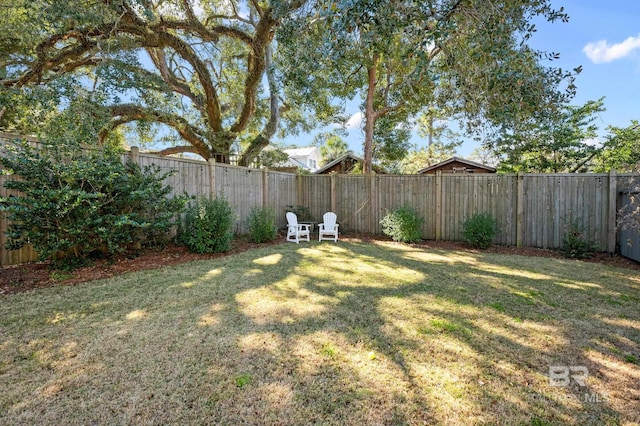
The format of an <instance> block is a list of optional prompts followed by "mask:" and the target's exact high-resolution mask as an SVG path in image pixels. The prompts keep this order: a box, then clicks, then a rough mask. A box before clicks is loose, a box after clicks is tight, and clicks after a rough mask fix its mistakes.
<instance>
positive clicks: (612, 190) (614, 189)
mask: <svg viewBox="0 0 640 426" xmlns="http://www.w3.org/2000/svg"><path fill="white" fill-rule="evenodd" d="M617 202H618V176H617V174H616V171H615V169H611V170H609V206H608V207H609V210H608V214H607V222H608V228H609V229H608V233H607V251H608V252H609V253H613V252H615V251H616V232H617V229H616V216H617V215H618V206H617Z"/></svg>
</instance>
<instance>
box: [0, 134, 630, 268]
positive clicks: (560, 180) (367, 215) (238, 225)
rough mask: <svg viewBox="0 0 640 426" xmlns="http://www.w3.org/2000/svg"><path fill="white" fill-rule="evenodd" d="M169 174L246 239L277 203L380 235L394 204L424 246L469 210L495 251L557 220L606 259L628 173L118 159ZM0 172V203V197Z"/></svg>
mask: <svg viewBox="0 0 640 426" xmlns="http://www.w3.org/2000/svg"><path fill="white" fill-rule="evenodd" d="M1 136H2V135H1V134H0V139H1ZM128 158H130V159H131V160H132V161H134V162H136V163H138V164H140V165H141V166H147V165H151V164H155V165H157V166H158V167H160V169H162V170H163V171H169V170H175V171H176V172H177V173H176V174H174V175H173V176H170V177H168V178H167V180H166V183H167V184H168V185H170V186H171V187H172V188H173V189H172V195H182V194H185V193H186V194H189V195H194V196H202V197H215V196H220V197H224V198H226V199H227V200H228V201H229V203H230V204H231V206H232V207H233V209H234V210H235V212H236V214H237V216H236V221H235V225H234V230H235V232H236V233H238V234H244V233H247V232H248V222H247V219H248V216H249V212H250V211H251V209H252V208H253V207H256V206H270V207H272V208H274V209H275V211H276V218H277V225H278V227H280V228H283V227H285V226H286V219H285V212H286V206H289V205H300V206H305V207H307V208H309V211H310V213H311V219H312V220H314V221H321V218H322V215H323V214H324V213H325V212H327V211H333V212H335V213H336V214H337V215H338V222H339V223H340V230H341V231H342V232H361V233H372V234H381V233H382V228H381V226H380V220H381V219H382V218H383V217H384V215H385V213H386V211H387V210H391V209H394V208H397V207H401V206H404V205H409V206H411V207H413V208H415V209H416V210H417V211H418V213H419V215H420V216H421V217H422V218H423V219H424V224H423V227H422V236H423V238H424V239H431V240H433V239H435V240H453V241H455V240H462V232H463V224H464V222H465V220H467V219H468V218H469V217H471V216H472V215H473V214H474V213H479V212H488V213H490V214H491V215H493V216H494V217H495V218H496V219H497V222H498V234H497V236H496V238H495V240H494V242H495V243H496V244H500V245H511V246H524V247H543V248H559V247H560V246H561V244H562V238H563V235H564V232H565V230H566V229H567V228H566V225H567V223H569V222H570V221H573V220H575V219H579V220H581V221H582V223H583V224H584V226H585V228H586V229H587V231H588V238H590V239H591V240H593V241H594V242H595V243H596V244H597V245H598V246H599V248H600V249H601V250H605V251H608V252H614V251H615V249H616V244H617V243H618V241H617V230H616V223H615V222H616V213H617V200H618V198H619V194H620V193H621V192H623V191H625V190H626V189H627V188H628V187H629V185H630V183H629V182H630V181H631V180H632V179H638V177H639V176H637V175H626V174H625V175H616V173H615V172H611V173H609V174H522V175H494V174H486V175H485V174H483V175H480V174H477V175H476V174H436V175H295V174H291V173H283V172H274V171H268V170H264V169H263V170H260V169H250V168H244V167H236V166H229V165H224V164H217V163H215V162H205V161H198V160H189V159H182V158H174V157H161V156H158V155H153V154H147V153H141V152H140V151H139V150H138V149H137V148H135V147H134V148H132V149H131V151H130V152H127V153H124V154H123V160H126V159H128ZM6 178H7V177H5V176H1V175H0V196H4V195H8V194H7V190H6V189H5V188H4V185H3V183H4V179H6ZM7 226H8V224H7V221H6V218H4V217H1V216H0V265H10V264H16V263H23V262H28V261H33V260H36V258H37V257H36V253H35V252H34V251H33V250H32V249H30V248H24V249H22V250H16V251H7V250H5V249H4V247H5V241H6V236H5V231H6V229H7Z"/></svg>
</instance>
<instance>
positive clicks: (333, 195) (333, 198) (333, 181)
mask: <svg viewBox="0 0 640 426" xmlns="http://www.w3.org/2000/svg"><path fill="white" fill-rule="evenodd" d="M336 204H337V203H336V174H335V173H332V174H331V211H332V212H336Z"/></svg>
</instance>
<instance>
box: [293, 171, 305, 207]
mask: <svg viewBox="0 0 640 426" xmlns="http://www.w3.org/2000/svg"><path fill="white" fill-rule="evenodd" d="M293 204H294V205H296V206H301V205H303V204H302V175H301V174H300V173H297V174H296V202H295V203H293Z"/></svg>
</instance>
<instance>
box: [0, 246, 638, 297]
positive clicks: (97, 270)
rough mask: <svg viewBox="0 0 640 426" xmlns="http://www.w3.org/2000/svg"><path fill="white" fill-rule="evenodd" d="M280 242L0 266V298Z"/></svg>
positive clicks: (615, 259) (606, 257)
mask: <svg viewBox="0 0 640 426" xmlns="http://www.w3.org/2000/svg"><path fill="white" fill-rule="evenodd" d="M283 239H284V236H280V237H279V238H278V240H276V241H274V242H272V243H268V244H256V243H251V242H249V241H247V240H246V239H242V238H240V239H235V240H234V241H233V243H232V248H231V251H229V252H227V253H216V254H197V253H191V252H189V251H188V250H187V249H186V247H184V246H178V245H172V246H169V247H167V248H165V249H163V250H161V251H158V250H151V249H147V250H144V251H143V252H142V253H140V254H139V255H138V256H136V257H133V258H128V257H121V258H117V259H110V260H107V259H100V260H95V261H94V262H93V264H92V265H91V266H86V267H82V268H79V269H76V270H74V271H73V272H56V273H53V274H52V270H51V268H50V265H49V264H48V263H47V262H37V263H29V264H23V265H15V266H8V267H2V268H1V269H0V295H3V294H12V293H19V292H24V291H29V290H33V289H37V288H44V287H52V286H59V285H71V284H77V283H81V282H86V281H92V280H97V279H102V278H109V277H114V276H118V275H121V274H124V273H127V272H132V271H140V270H148V269H155V268H159V267H161V266H167V265H176V264H180V263H186V262H191V261H194V260H205V259H215V258H218V257H223V256H228V255H230V254H234V253H240V252H243V251H246V250H250V249H252V248H256V247H264V246H265V245H276V244H280V243H281V242H282V241H283ZM340 239H341V240H343V241H364V242H370V241H388V239H386V238H384V237H380V236H371V235H361V234H346V235H341V236H340ZM413 246H415V247H420V248H426V249H447V250H463V251H469V252H478V250H474V249H473V248H471V246H469V245H468V244H467V243H463V242H456V241H423V242H420V243H417V244H413ZM484 252H488V253H501V254H515V255H522V256H540V257H553V258H561V257H562V255H561V254H560V253H559V252H558V251H555V250H545V249H537V248H530V247H527V248H517V247H505V246H492V247H490V248H488V249H487V250H485V251H484ZM586 261H588V262H596V263H602V264H607V265H612V266H618V267H622V268H629V269H631V270H634V271H640V263H638V262H635V261H633V260H631V259H627V258H625V257H621V256H618V255H610V254H608V253H595V254H594V256H593V257H592V258H590V259H586Z"/></svg>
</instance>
